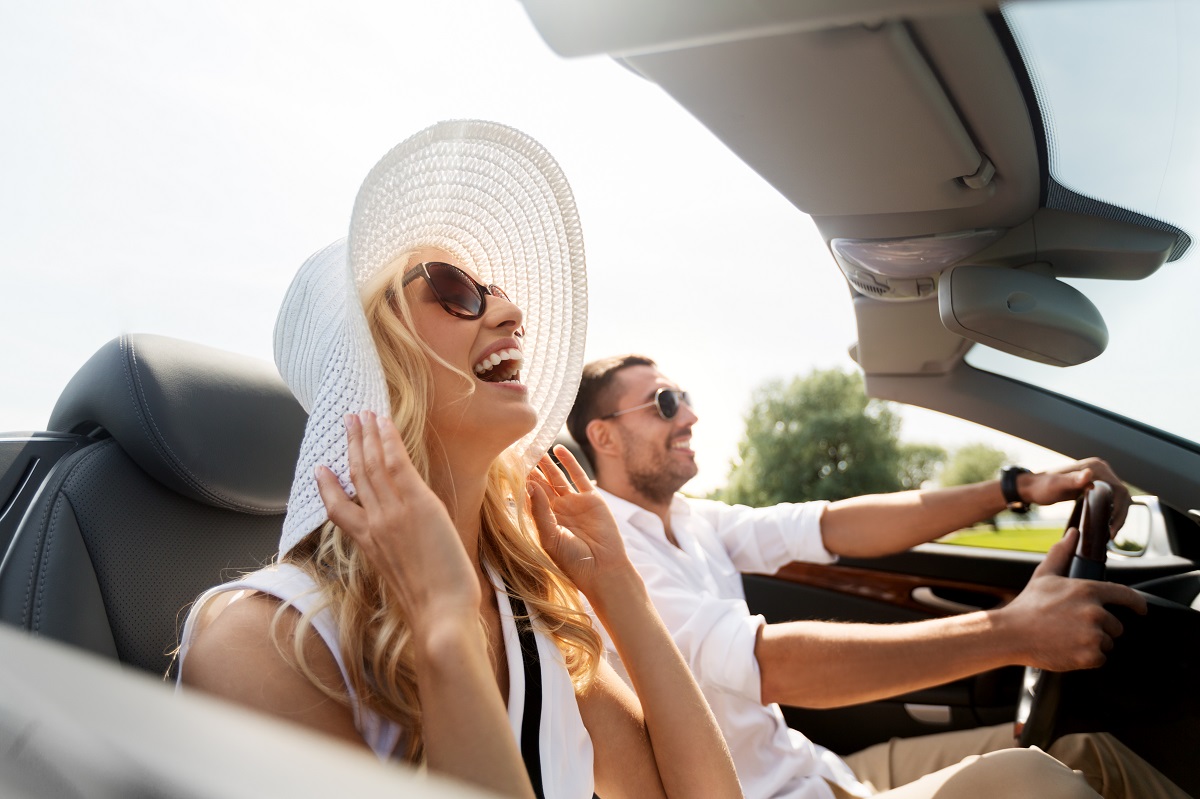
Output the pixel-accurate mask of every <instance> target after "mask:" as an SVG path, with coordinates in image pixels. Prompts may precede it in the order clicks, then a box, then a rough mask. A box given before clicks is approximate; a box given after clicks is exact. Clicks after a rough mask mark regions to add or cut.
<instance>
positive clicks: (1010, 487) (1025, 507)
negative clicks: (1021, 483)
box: [1000, 466, 1031, 513]
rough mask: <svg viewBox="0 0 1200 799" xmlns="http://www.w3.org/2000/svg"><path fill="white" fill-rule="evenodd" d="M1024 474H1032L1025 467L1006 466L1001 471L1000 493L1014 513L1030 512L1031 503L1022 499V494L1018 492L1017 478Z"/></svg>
mask: <svg viewBox="0 0 1200 799" xmlns="http://www.w3.org/2000/svg"><path fill="white" fill-rule="evenodd" d="M1022 474H1031V472H1030V471H1029V470H1028V469H1026V468H1025V467H1023V466H1005V467H1004V468H1003V469H1001V470H1000V493H1001V494H1003V495H1004V501H1005V502H1007V503H1008V509H1009V510H1010V511H1012V512H1013V513H1028V512H1029V503H1028V502H1026V501H1025V500H1023V499H1021V492H1020V491H1018V490H1017V477H1018V476H1019V475H1022Z"/></svg>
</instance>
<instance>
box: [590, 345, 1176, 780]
mask: <svg viewBox="0 0 1200 799" xmlns="http://www.w3.org/2000/svg"><path fill="white" fill-rule="evenodd" d="M696 420H697V417H696V414H695V413H694V412H693V410H692V408H691V406H690V404H689V403H688V400H687V395H686V394H684V393H683V392H682V391H680V389H679V387H678V386H677V385H676V384H674V383H672V382H671V381H670V380H668V379H667V378H666V377H664V376H663V375H662V374H661V373H659V371H658V369H657V368H656V365H655V363H654V361H652V360H650V359H649V358H646V357H644V356H638V355H630V356H623V357H616V358H608V359H603V360H599V361H594V362H592V363H590V364H588V365H587V366H585V367H584V371H583V380H582V383H581V385H580V389H579V394H578V396H577V398H576V401H575V406H574V408H573V409H572V411H571V414H570V416H569V417H568V421H567V427H568V430H569V431H570V433H571V435H572V437H574V439H575V440H576V442H578V444H579V445H580V447H581V448H582V449H583V452H584V454H585V455H586V456H587V458H588V460H590V461H591V464H592V466H593V468H594V470H595V474H596V484H597V486H598V488H599V489H600V491H601V494H602V496H603V497H604V498H605V500H606V501H607V502H608V504H609V507H610V508H612V511H613V514H614V516H615V517H616V519H617V523H618V525H619V526H620V528H621V532H622V536H623V538H624V540H625V542H626V549H627V550H628V552H629V556H630V559H631V560H632V561H633V564H634V565H635V566H636V567H637V568H638V570H639V571H640V572H641V574H642V577H643V579H644V580H645V582H646V586H647V588H648V589H649V592H650V595H651V598H652V599H653V601H654V603H655V605H656V607H657V608H658V611H659V613H660V615H661V616H662V618H663V621H664V623H665V624H666V625H667V627H668V629H670V631H671V633H672V635H673V636H674V638H675V640H676V643H677V644H678V645H679V648H680V650H681V651H682V652H683V655H684V657H685V658H687V660H688V662H689V664H690V665H691V667H692V670H693V671H694V672H695V674H696V677H697V680H698V682H699V683H700V686H701V688H702V689H703V690H704V693H705V696H706V698H707V699H708V701H709V703H710V704H711V705H712V709H713V712H714V714H715V715H716V717H717V721H718V722H719V723H720V724H721V727H722V730H723V731H724V733H725V737H726V740H727V741H728V743H729V747H730V750H731V752H732V753H733V757H734V761H735V763H736V765H737V769H738V776H739V778H740V779H741V781H742V787H743V789H744V790H745V792H746V795H747V796H749V797H752V798H754V797H809V796H813V797H816V796H823V797H827V796H830V791H831V790H832V791H833V792H834V794H835V795H839V796H841V795H853V794H857V793H860V792H864V791H865V792H867V793H868V795H869V792H870V791H872V790H888V789H891V788H895V787H896V786H899V785H902V784H905V783H909V782H911V781H913V780H916V779H918V778H921V777H923V776H924V775H930V774H931V773H932V772H937V773H938V774H939V775H940V774H943V772H942V771H941V769H944V768H945V767H947V766H952V765H953V764H956V763H959V761H961V760H963V758H967V757H969V756H971V755H976V754H983V753H985V752H993V751H995V750H1001V749H1008V748H1011V747H1013V746H1014V741H1013V738H1012V727H1011V725H1003V726H1002V727H996V728H988V729H984V730H966V731H962V732H954V733H945V734H941V735H930V736H925V737H922V738H915V739H908V740H903V741H902V740H897V741H892V742H891V743H889V744H881V745H879V746H877V747H871V748H870V749H867V750H865V751H864V752H860V753H857V754H854V755H851V756H850V757H848V758H847V759H846V760H845V761H843V760H842V759H841V758H839V757H837V756H836V755H834V754H833V753H832V752H829V751H828V750H825V749H823V748H822V747H820V746H817V745H815V744H813V743H812V742H811V741H808V740H807V739H805V738H804V737H803V736H802V735H800V734H799V733H798V732H796V731H794V730H789V729H788V727H787V725H786V723H785V722H784V719H783V716H782V714H781V712H780V709H779V704H780V703H782V704H787V705H795V706H800V707H810V708H827V707H837V706H842V705H850V704H855V703H859V702H869V701H873V700H877V699H880V698H883V697H887V696H894V695H897V694H902V693H906V692H909V691H915V690H918V689H921V688H926V687H929V686H932V685H938V684H941V683H945V682H948V681H951V680H955V679H959V678H963V677H967V676H969V675H972V674H977V673H980V672H983V671H986V670H989V669H994V668H999V667H1001V666H1006V665H1011V664H1017V665H1028V666H1036V667H1038V668H1044V669H1050V670H1054V671H1066V670H1070V669H1078V668H1091V667H1095V666H1098V665H1100V664H1101V663H1103V661H1104V657H1105V655H1104V653H1105V652H1107V651H1108V650H1109V649H1110V648H1111V647H1112V643H1113V638H1114V637H1116V636H1118V635H1120V633H1121V625H1120V623H1119V622H1118V621H1117V620H1116V618H1115V617H1113V616H1112V614H1110V613H1109V612H1108V611H1107V610H1105V609H1104V607H1103V605H1104V604H1110V605H1124V606H1126V607H1130V608H1133V609H1134V610H1135V611H1137V612H1139V613H1144V612H1145V608H1146V605H1145V600H1144V599H1143V598H1142V597H1140V596H1139V595H1138V594H1137V593H1136V592H1134V591H1133V590H1131V589H1129V588H1127V587H1125V586H1121V585H1116V584H1113V583H1102V582H1091V581H1086V580H1069V579H1066V578H1063V577H1059V576H1058V574H1059V573H1062V572H1065V568H1066V564H1067V563H1069V561H1070V558H1071V556H1072V552H1073V549H1074V541H1075V536H1074V534H1072V535H1070V536H1067V537H1065V538H1064V539H1063V541H1061V542H1059V543H1058V544H1057V545H1056V546H1055V547H1054V548H1053V549H1052V550H1051V551H1050V553H1049V554H1048V555H1047V556H1046V559H1045V561H1044V562H1043V563H1042V564H1041V565H1040V566H1039V567H1038V569H1037V570H1036V571H1035V573H1034V575H1033V577H1032V578H1031V579H1030V581H1029V584H1028V585H1027V586H1026V587H1025V589H1024V590H1023V591H1022V592H1021V593H1020V595H1019V596H1017V598H1016V599H1015V600H1013V601H1012V602H1011V603H1009V604H1008V605H1007V606H1005V607H1003V608H1000V609H995V610H990V611H980V612H977V613H967V614H962V615H958V616H952V617H947V618H938V619H931V620H926V621H920V622H914V623H910V624H896V625H872V624H840V623H830V622H808V621H802V622H788V623H783V624H765V623H764V621H763V619H762V617H761V616H752V615H751V614H750V611H749V609H748V607H747V605H746V602H745V597H744V594H743V590H742V584H741V576H740V574H741V572H756V573H766V574H771V573H774V572H775V571H777V570H778V569H779V568H780V567H781V566H783V565H784V564H785V563H788V562H790V561H794V560H803V561H810V562H818V563H821V562H830V561H833V560H834V559H836V558H837V557H838V556H840V555H844V556H848V557H878V556H882V555H887V554H891V553H895V552H900V551H902V550H905V549H908V548H909V547H912V546H914V545H916V544H919V543H923V542H926V541H930V540H932V539H934V538H937V537H938V536H941V535H944V534H946V533H948V532H952V531H954V530H957V529H960V528H962V527H966V526H968V525H970V524H972V523H974V522H976V521H980V520H982V519H986V518H989V517H992V516H994V515H995V514H997V513H998V512H1000V511H1001V510H1004V509H1005V508H1006V507H1008V506H1009V505H1010V503H1011V502H1028V503H1038V504H1049V503H1052V502H1058V501H1061V500H1066V499H1072V498H1074V497H1076V496H1078V495H1079V494H1080V492H1082V491H1083V489H1084V488H1085V487H1086V486H1087V485H1089V484H1090V482H1091V481H1092V480H1095V479H1102V480H1105V481H1106V482H1108V483H1110V484H1111V485H1112V486H1113V489H1114V492H1115V495H1116V500H1115V512H1114V516H1113V529H1114V530H1115V529H1118V528H1119V527H1120V525H1121V524H1122V523H1123V521H1124V517H1125V512H1126V510H1127V508H1128V506H1129V501H1130V499H1129V493H1128V491H1127V490H1126V489H1125V487H1124V484H1123V483H1122V482H1121V481H1120V480H1119V479H1117V477H1116V475H1115V474H1114V473H1113V472H1112V470H1111V469H1110V468H1109V466H1108V465H1107V464H1106V463H1104V462H1103V461H1101V460H1099V459H1090V460H1087V461H1082V462H1079V463H1075V464H1071V465H1070V466H1067V467H1064V468H1062V469H1058V470H1055V471H1051V472H1046V473H1040V474H1034V473H1028V472H1017V471H1014V472H1011V473H1010V475H1009V476H1008V477H1007V478H1006V485H1004V486H1002V485H1001V482H1000V481H996V480H994V481H990V482H985V483H979V484H976V485H971V486H960V487H955V488H948V489H941V490H933V491H908V492H900V493H896V494H885V495H875V496H866V497H857V498H853V499H847V500H840V501H837V502H809V503H800V504H787V503H785V504H781V505H777V506H775V507H772V508H760V509H751V508H746V507H736V506H729V505H725V504H723V503H718V502H712V501H707V500H691V499H686V498H684V497H682V496H680V495H678V494H677V493H676V492H677V491H678V490H679V488H681V487H682V486H683V484H684V483H686V482H687V481H688V480H690V479H691V478H692V477H694V476H695V475H696V472H697V467H696V460H695V453H694V452H693V451H692V449H691V430H692V425H694V424H695V423H696ZM1002 489H1003V490H1002ZM1005 492H1007V493H1008V494H1009V496H1008V497H1007V498H1006V496H1005ZM1014 493H1015V494H1017V495H1019V496H1013V495H1014ZM612 654H613V655H614V656H615V652H613V653H612ZM614 660H616V659H615V657H614ZM617 665H618V666H619V665H620V664H619V660H617ZM1050 754H1052V755H1054V756H1055V757H1057V758H1058V759H1059V760H1061V761H1064V762H1065V763H1067V765H1069V766H1070V767H1071V768H1075V769H1080V770H1082V771H1083V772H1084V773H1085V776H1086V777H1087V779H1088V781H1089V783H1091V785H1092V787H1093V788H1095V789H1096V790H1098V791H1100V792H1101V793H1102V794H1103V795H1105V796H1109V797H1113V796H1123V795H1136V796H1139V797H1146V796H1184V795H1185V794H1183V793H1182V792H1180V791H1179V790H1178V788H1176V787H1175V786H1174V785H1173V784H1171V783H1170V782H1169V781H1167V780H1166V779H1165V777H1163V776H1162V775H1161V774H1160V773H1158V772H1157V771H1156V770H1155V769H1153V768H1152V767H1151V766H1149V765H1148V764H1146V763H1145V762H1143V761H1142V760H1141V759H1140V758H1138V757H1137V756H1136V755H1135V754H1133V753H1132V752H1130V751H1129V750H1128V749H1126V748H1124V747H1123V746H1122V745H1121V744H1120V743H1119V742H1118V741H1116V740H1115V739H1114V738H1112V737H1111V736H1108V735H1103V734H1100V735H1074V736H1066V737H1064V738H1062V739H1060V740H1059V742H1056V743H1055V745H1054V746H1052V747H1051V750H1050ZM989 757H994V755H993V756H989ZM985 759H986V758H985ZM1056 765H1057V764H1056ZM955 768H958V767H957V766H956V767H955ZM947 771H950V770H949V769H947ZM1005 773H1006V774H1007V775H1008V776H1006V777H1005V779H1009V778H1010V777H1011V775H1012V773H1013V772H1012V771H1011V770H1007V771H1006V772H1005ZM936 779H937V776H936V775H931V776H929V777H925V780H924V781H936ZM859 781H861V782H863V783H867V784H868V786H869V787H867V788H864V787H862V786H861V785H860V784H859ZM1126 782H1127V783H1128V785H1126V784H1125V783H1126ZM906 790H908V789H906ZM936 791H937V787H936V786H933V787H931V788H930V789H929V790H928V791H926V792H917V793H914V794H912V795H914V796H932V795H934V793H935V792H936ZM1123 791H1128V793H1124V792H1123ZM1134 791H1136V793H1134ZM904 795H906V796H907V795H909V794H907V793H906V794H904ZM939 795H940V794H939ZM982 795H987V796H991V795H995V794H993V793H987V792H985V793H984V794H982Z"/></svg>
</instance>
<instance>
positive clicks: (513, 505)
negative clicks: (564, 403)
mask: <svg viewBox="0 0 1200 799" xmlns="http://www.w3.org/2000/svg"><path fill="white" fill-rule="evenodd" d="M407 262H408V258H407V257H405V258H401V259H398V260H397V261H395V262H393V263H392V264H391V265H389V266H388V267H386V268H384V269H383V270H380V274H379V275H378V276H377V277H376V278H375V279H373V280H372V281H371V282H369V283H368V284H367V285H366V286H365V287H364V290H363V296H364V300H363V308H364V310H365V312H366V316H367V320H368V324H369V326H370V329H371V334H372V336H373V337H374V339H375V347H376V350H377V351H378V352H379V358H380V361H381V363H382V365H383V372H384V375H385V376H386V378H387V386H388V392H389V395H390V396H391V412H392V418H393V419H394V420H395V422H396V427H397V428H398V429H399V431H400V435H401V436H402V437H403V439H404V443H405V446H406V447H407V448H408V453H409V457H410V458H411V459H412V462H413V465H414V466H415V467H416V469H417V471H418V472H419V473H420V474H421V476H422V477H423V478H424V479H425V481H426V482H427V483H428V482H429V476H430V456H431V450H433V449H434V448H435V447H437V446H438V442H437V432H436V430H433V429H432V428H431V427H430V426H429V425H428V423H427V420H428V418H429V412H430V410H431V409H432V405H433V400H434V397H433V370H432V362H433V361H437V362H438V363H440V364H441V365H442V366H445V367H447V368H449V369H451V370H452V371H454V372H457V373H458V374H459V375H461V376H462V379H463V380H464V382H465V383H466V385H467V386H469V387H470V390H474V385H475V384H474V380H473V378H472V376H470V375H468V374H466V373H465V372H463V371H462V370H460V369H457V368H456V367H454V366H452V365H451V364H449V363H447V362H446V361H445V360H443V359H442V358H440V357H439V356H438V355H437V354H436V353H434V352H433V350H431V349H430V348H429V346H428V345H427V344H426V343H425V342H424V341H422V340H421V338H420V336H418V335H417V334H416V332H415V327H414V326H413V322H412V315H411V312H410V310H409V306H408V302H407V300H406V299H405V297H404V292H403V291H402V290H401V287H400V279H401V277H402V275H403V272H404V269H403V267H404V266H405V265H406V264H407ZM526 471H527V470H526V467H525V465H524V463H523V461H522V459H521V457H520V456H519V455H517V454H514V453H512V452H511V451H505V452H504V453H503V454H502V455H501V456H500V457H499V458H497V459H496V461H495V462H493V464H492V466H491V468H490V469H489V471H488V480H487V488H486V490H485V493H484V500H483V508H482V510H481V517H482V518H481V522H482V535H481V536H480V541H479V552H477V553H476V554H477V556H478V557H479V559H480V561H481V562H483V563H487V564H488V565H489V566H491V567H492V569H494V570H495V571H496V573H497V574H498V575H499V576H500V578H501V579H502V580H503V582H504V585H505V586H506V587H507V590H508V592H509V594H510V595H511V596H514V597H517V598H519V599H521V600H523V601H524V602H525V606H526V608H527V609H528V610H529V613H530V616H533V617H536V623H537V624H538V626H539V628H541V629H542V630H544V631H545V632H546V633H547V634H548V635H549V636H550V637H551V639H552V640H553V641H554V643H555V644H556V645H557V647H558V649H559V651H560V652H561V653H562V656H563V659H564V660H565V661H566V666H567V670H568V672H569V673H570V675H571V679H572V682H573V683H574V685H575V690H576V692H577V693H583V692H585V691H586V690H587V688H588V687H589V686H590V685H591V682H592V680H593V679H594V678H595V675H596V670H597V669H598V667H599V663H600V658H601V653H602V651H603V644H602V642H601V640H600V636H599V634H598V633H597V632H596V630H595V629H594V628H593V626H592V623H591V620H590V618H589V617H588V615H587V612H586V611H585V610H584V609H583V606H582V603H581V601H580V598H579V592H578V589H577V588H576V587H575V585H574V584H573V583H572V582H571V580H570V578H568V577H567V576H566V575H565V574H564V573H563V572H562V571H561V570H560V569H559V568H558V566H556V565H555V563H554V561H553V560H551V559H550V557H549V555H547V554H546V551H545V550H544V549H543V548H542V546H541V544H540V542H539V541H538V536H537V530H536V528H535V526H534V523H533V520H532V518H531V517H530V515H529V513H528V511H527V508H526V503H525V501H524V498H525V497H526V493H525V482H526ZM283 560H284V561H287V562H291V563H293V564H295V565H297V566H299V567H300V568H302V569H304V570H305V571H306V572H307V573H308V574H309V575H310V576H311V577H312V579H313V580H314V581H315V582H316V584H317V586H319V588H318V590H319V592H320V599H319V600H318V602H317V603H315V605H316V606H315V607H313V608H311V609H310V610H309V611H308V612H307V613H304V614H302V615H301V618H300V621H299V622H298V624H297V627H296V631H295V637H294V639H293V656H294V657H295V658H296V661H297V663H298V664H299V666H300V669H301V671H302V672H303V673H304V674H305V675H306V676H307V677H308V679H309V680H311V681H312V682H313V684H314V685H316V686H317V687H318V688H320V689H321V690H322V691H324V692H325V693H326V694H328V695H330V696H331V697H333V698H334V699H337V700H338V701H341V702H343V703H347V704H348V703H349V697H348V695H347V694H346V693H345V692H337V691H332V690H331V689H329V688H328V687H327V686H326V685H325V684H324V683H322V682H321V681H320V680H319V679H318V678H317V677H316V675H315V674H314V673H313V671H312V670H311V668H310V667H309V665H308V663H307V661H306V660H305V658H304V653H303V642H304V638H305V636H306V634H307V632H308V630H309V628H311V626H312V619H313V616H315V615H316V614H317V613H318V612H319V611H321V610H323V609H325V608H328V609H329V611H330V612H331V613H332V615H333V619H334V621H335V622H336V624H337V628H338V630H339V639H340V640H339V644H340V646H341V651H342V656H343V660H344V662H345V664H346V671H347V672H348V676H349V683H350V686H349V687H350V688H351V689H353V692H354V694H355V696H356V697H357V701H358V703H359V704H360V705H361V706H362V707H364V708H367V709H370V710H372V711H374V712H376V713H378V714H379V715H381V716H383V717H385V718H389V719H392V720H394V721H396V722H398V723H399V724H400V725H401V727H402V728H403V729H404V730H405V735H404V737H403V738H402V742H401V746H402V748H403V752H402V754H403V756H404V757H405V759H407V760H409V761H412V762H419V761H421V760H423V757H424V755H423V735H422V717H421V707H420V702H419V700H418V697H417V675H416V672H415V669H414V665H413V651H412V646H411V638H410V636H411V632H410V630H409V626H408V620H407V619H405V618H404V614H403V613H402V612H401V610H400V609H399V606H398V603H396V602H394V601H391V599H390V598H389V596H388V589H387V586H386V584H385V582H384V581H383V579H382V578H381V577H380V575H379V573H378V572H377V571H376V570H375V567H374V565H373V564H372V563H371V562H370V561H368V560H367V559H366V558H364V557H363V556H362V554H361V553H360V552H359V551H358V549H357V547H356V546H355V545H354V542H353V540H352V539H351V538H350V536H349V535H347V534H345V533H344V532H343V531H342V530H341V529H340V528H339V527H338V526H337V525H335V524H333V522H326V523H325V524H324V525H323V526H322V527H320V528H319V529H317V530H315V531H313V533H312V534H310V535H309V536H308V537H306V538H305V539H304V540H303V541H302V542H300V544H298V545H297V546H296V547H294V548H293V549H292V550H291V552H289V553H288V554H287V555H285V556H284V557H283ZM284 609H285V608H284V607H282V606H281V608H280V611H279V613H278V614H277V615H276V620H277V621H278V619H279V618H280V615H281V614H282V612H283V611H284ZM480 624H481V625H482V619H481V620H480Z"/></svg>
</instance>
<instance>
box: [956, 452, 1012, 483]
mask: <svg viewBox="0 0 1200 799" xmlns="http://www.w3.org/2000/svg"><path fill="white" fill-rule="evenodd" d="M1007 462H1008V455H1006V454H1005V453H1004V451H1003V450H999V449H996V448H995V447H989V446H988V445H987V444H965V445H963V446H961V447H959V448H958V449H956V450H955V451H954V454H953V455H951V456H950V460H949V461H947V462H946V468H945V469H943V470H942V485H944V486H965V485H970V484H972V483H982V482H983V481H984V480H994V479H996V477H997V476H998V475H999V473H1000V467H1001V466H1003V465H1004V464H1005V463H1007Z"/></svg>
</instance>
